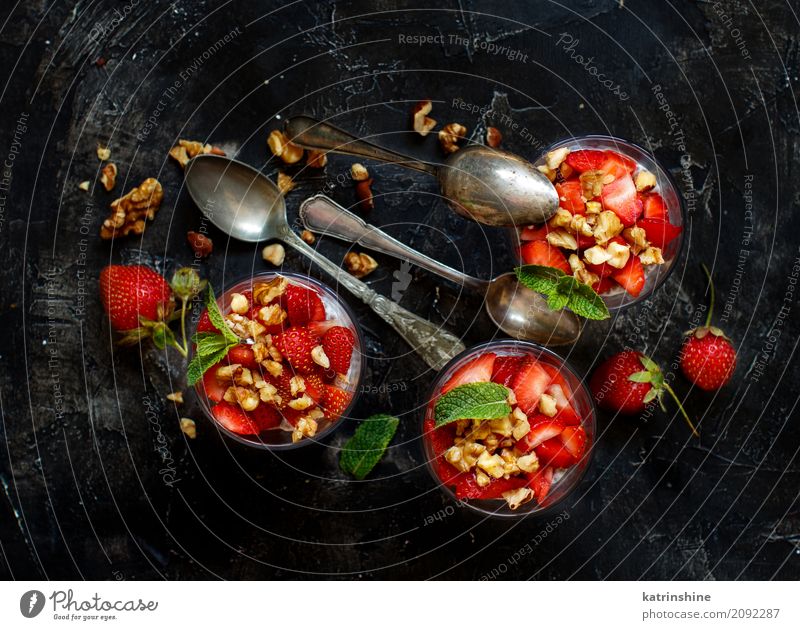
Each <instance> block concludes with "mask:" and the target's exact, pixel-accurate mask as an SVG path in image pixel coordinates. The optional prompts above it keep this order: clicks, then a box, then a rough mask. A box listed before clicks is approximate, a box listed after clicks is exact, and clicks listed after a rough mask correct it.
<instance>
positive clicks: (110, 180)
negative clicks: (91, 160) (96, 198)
mask: <svg viewBox="0 0 800 630" xmlns="http://www.w3.org/2000/svg"><path fill="white" fill-rule="evenodd" d="M100 183H101V184H103V188H105V189H106V192H111V191H112V190H113V189H114V186H116V184H117V165H116V164H114V163H113V162H109V163H108V164H106V165H105V166H104V167H103V168H102V169H101V171H100Z"/></svg>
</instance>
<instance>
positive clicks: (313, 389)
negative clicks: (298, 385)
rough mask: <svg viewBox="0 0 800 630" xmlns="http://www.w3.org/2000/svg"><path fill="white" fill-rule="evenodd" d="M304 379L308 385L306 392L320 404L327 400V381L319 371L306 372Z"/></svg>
mask: <svg viewBox="0 0 800 630" xmlns="http://www.w3.org/2000/svg"><path fill="white" fill-rule="evenodd" d="M303 381H304V383H305V386H306V391H305V393H306V394H307V395H308V397H309V398H311V399H312V400H313V401H314V402H315V403H317V404H318V405H319V404H321V403H322V401H323V400H325V382H324V381H323V380H322V377H321V376H320V375H319V373H316V372H312V373H311V374H304V375H303Z"/></svg>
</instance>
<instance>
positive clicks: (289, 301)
mask: <svg viewBox="0 0 800 630" xmlns="http://www.w3.org/2000/svg"><path fill="white" fill-rule="evenodd" d="M281 303H282V305H283V307H284V308H285V309H286V312H287V313H288V315H289V321H290V322H291V323H292V326H302V325H303V324H307V323H308V322H321V321H323V320H324V319H325V306H324V305H323V304H322V300H321V299H320V297H319V295H317V293H316V292H315V291H312V290H311V289H307V288H306V287H301V286H299V285H296V284H290V285H288V286H287V287H286V292H285V293H284V294H283V295H282V296H281Z"/></svg>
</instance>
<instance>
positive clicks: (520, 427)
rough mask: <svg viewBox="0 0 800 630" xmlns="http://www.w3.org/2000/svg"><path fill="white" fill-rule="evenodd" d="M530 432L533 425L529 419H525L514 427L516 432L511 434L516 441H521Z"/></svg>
mask: <svg viewBox="0 0 800 630" xmlns="http://www.w3.org/2000/svg"><path fill="white" fill-rule="evenodd" d="M530 430H531V423H530V422H528V419H527V418H525V419H524V420H520V421H518V422H517V423H516V424H515V425H514V430H513V431H512V432H511V437H513V438H514V439H515V440H521V439H522V438H524V437H525V436H526V435H528V433H529V432H530Z"/></svg>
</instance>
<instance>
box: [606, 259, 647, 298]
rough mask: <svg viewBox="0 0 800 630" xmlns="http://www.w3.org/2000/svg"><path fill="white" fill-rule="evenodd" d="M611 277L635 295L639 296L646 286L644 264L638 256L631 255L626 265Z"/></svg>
mask: <svg viewBox="0 0 800 630" xmlns="http://www.w3.org/2000/svg"><path fill="white" fill-rule="evenodd" d="M611 277H612V278H613V279H614V281H615V282H617V283H618V284H619V285H620V286H621V287H622V288H623V289H625V290H626V291H627V292H628V293H630V294H631V295H632V296H633V297H636V296H638V295H639V294H640V293H641V292H642V288H644V280H645V278H644V266H643V265H642V262H641V261H640V260H639V257H638V256H634V255H631V257H630V258H629V259H628V262H627V263H626V264H625V266H624V267H623V268H622V269H620V270H619V271H616V272H615V273H614V274H613V275H612V276H611Z"/></svg>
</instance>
